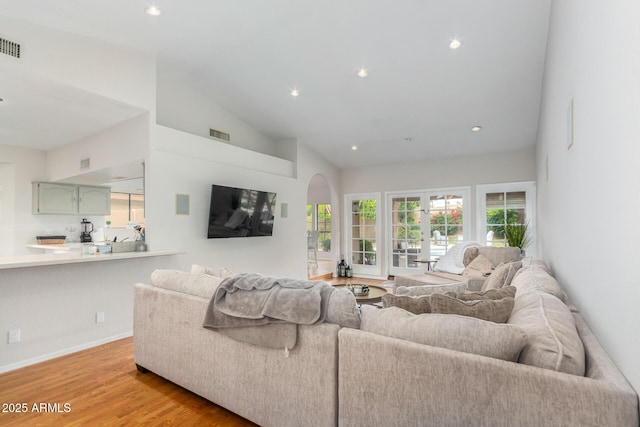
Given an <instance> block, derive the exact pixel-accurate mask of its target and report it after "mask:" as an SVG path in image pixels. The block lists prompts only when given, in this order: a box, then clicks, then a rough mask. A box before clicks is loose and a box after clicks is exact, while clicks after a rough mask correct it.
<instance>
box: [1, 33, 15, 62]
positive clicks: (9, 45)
mask: <svg viewBox="0 0 640 427" xmlns="http://www.w3.org/2000/svg"><path fill="white" fill-rule="evenodd" d="M0 52H1V53H4V54H5V55H9V56H13V57H14V58H20V45H19V44H18V43H16V42H12V41H10V40H7V39H3V38H2V37H0Z"/></svg>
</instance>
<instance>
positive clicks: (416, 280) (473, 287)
mask: <svg viewBox="0 0 640 427" xmlns="http://www.w3.org/2000/svg"><path fill="white" fill-rule="evenodd" d="M479 256H480V257H481V258H483V259H484V260H486V261H488V262H489V263H490V264H491V265H492V266H493V267H496V266H497V265H499V264H502V263H505V262H511V261H517V260H519V259H520V258H521V255H520V248H512V247H504V248H503V247H492V246H469V247H466V249H465V250H464V252H463V253H462V256H461V259H460V265H459V270H455V271H453V270H450V269H448V268H446V267H445V266H442V262H441V261H442V259H441V260H440V261H438V262H437V263H436V265H435V266H434V269H433V271H425V272H422V273H414V274H406V275H399V276H396V277H395V280H394V285H393V286H394V293H397V291H398V288H400V287H414V286H431V287H432V288H434V289H436V288H442V289H447V290H448V289H452V290H456V288H458V289H459V288H460V286H457V284H460V285H461V286H462V288H464V289H467V290H469V291H479V290H480V289H481V288H482V286H483V284H484V282H485V281H486V279H487V278H486V276H485V275H484V274H483V273H486V272H488V270H485V271H483V270H481V269H474V268H468V267H469V265H470V264H471V263H472V262H473V261H474V260H476V258H478V257H479ZM476 264H479V263H478V262H476ZM454 267H455V266H454ZM472 267H473V266H472ZM403 291H404V290H401V291H400V293H403Z"/></svg>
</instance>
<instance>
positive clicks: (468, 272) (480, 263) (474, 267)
mask: <svg viewBox="0 0 640 427" xmlns="http://www.w3.org/2000/svg"><path fill="white" fill-rule="evenodd" d="M493 267H494V266H493V264H491V261H489V260H488V259H487V258H486V257H485V256H484V255H478V256H477V257H475V258H474V259H473V261H471V262H470V263H469V265H467V267H466V268H465V269H464V272H463V273H462V274H463V275H465V276H488V275H489V274H491V270H493Z"/></svg>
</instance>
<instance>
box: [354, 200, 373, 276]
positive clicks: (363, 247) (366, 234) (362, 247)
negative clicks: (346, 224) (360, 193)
mask: <svg viewBox="0 0 640 427" xmlns="http://www.w3.org/2000/svg"><path fill="white" fill-rule="evenodd" d="M376 209H377V201H376V200H375V199H368V200H354V201H352V202H351V257H352V260H351V263H352V264H354V265H376V263H377V260H376V254H377V241H376V234H377V222H376V221H377V214H376Z"/></svg>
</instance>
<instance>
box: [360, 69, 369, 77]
mask: <svg viewBox="0 0 640 427" xmlns="http://www.w3.org/2000/svg"><path fill="white" fill-rule="evenodd" d="M368 75H369V72H368V71H367V70H366V69H364V68H360V69H359V70H358V77H362V78H365V77H367V76H368Z"/></svg>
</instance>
